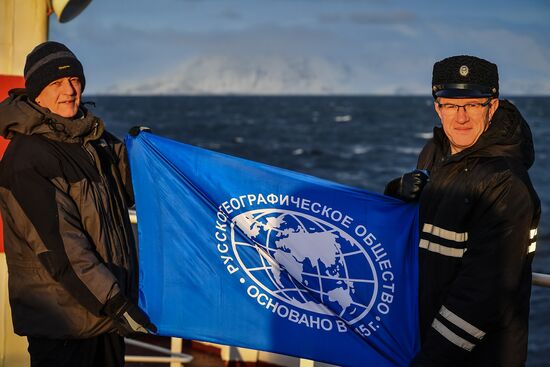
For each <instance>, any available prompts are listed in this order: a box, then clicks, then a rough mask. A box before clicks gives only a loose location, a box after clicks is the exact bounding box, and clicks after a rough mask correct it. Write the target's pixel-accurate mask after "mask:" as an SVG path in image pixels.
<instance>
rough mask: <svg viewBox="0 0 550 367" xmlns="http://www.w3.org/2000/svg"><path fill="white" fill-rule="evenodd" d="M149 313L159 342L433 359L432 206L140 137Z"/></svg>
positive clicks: (137, 152) (135, 176)
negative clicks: (424, 274)
mask: <svg viewBox="0 0 550 367" xmlns="http://www.w3.org/2000/svg"><path fill="white" fill-rule="evenodd" d="M126 145H127V147H128V152H129V159H130V165H131V172H132V182H133V185H134V192H135V199H136V211H137V217H138V234H139V256H140V258H139V264H140V306H141V307H142V308H143V309H144V310H145V311H146V312H147V313H148V314H149V316H150V317H151V320H152V321H153V322H154V323H155V324H156V325H157V326H158V329H159V333H160V334H161V335H166V336H179V337H183V338H186V339H193V340H201V341H208V342H214V343H220V344H226V345H232V346H241V347H247V348H253V349H258V350H265V351H270V352H276V353H282V354H287V355H292V356H297V357H302V358H308V359H312V360H316V361H322V362H327V363H331V364H335V365H341V366H362V367H363V366H376V367H380V366H382V367H384V366H408V365H409V363H410V361H411V360H412V359H413V357H414V356H415V355H416V353H417V352H418V350H419V334H418V320H417V314H418V308H417V307H418V304H417V292H418V279H417V278H418V274H417V273H418V265H417V256H418V254H417V244H418V218H417V215H418V207H417V205H416V204H406V203H403V202H401V201H399V200H396V199H393V198H390V197H386V196H383V195H378V194H374V193H369V192H367V191H364V190H360V189H357V188H353V187H348V186H344V185H340V184H336V183H333V182H330V181H326V180H322V179H318V178H315V177H312V176H307V175H304V174H299V173H296V172H292V171H288V170H284V169H280V168H276V167H272V166H268V165H265V164H260V163H256V162H252V161H248V160H244V159H240V158H236V157H231V156H228V155H224V154H221V153H216V152H212V151H208V150H205V149H201V148H197V147H193V146H190V145H186V144H183V143H179V142H175V141H172V140H169V139H166V138H162V137H159V136H155V135H153V134H151V133H148V132H142V133H140V134H139V135H137V136H127V137H126Z"/></svg>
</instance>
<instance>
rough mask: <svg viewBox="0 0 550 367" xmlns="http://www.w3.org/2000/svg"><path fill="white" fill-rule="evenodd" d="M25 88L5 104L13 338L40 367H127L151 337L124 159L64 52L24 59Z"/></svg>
mask: <svg viewBox="0 0 550 367" xmlns="http://www.w3.org/2000/svg"><path fill="white" fill-rule="evenodd" d="M25 86H26V88H25V89H19V90H12V91H10V95H9V97H8V98H7V99H6V100H4V101H3V102H2V103H1V104H0V134H1V135H2V136H4V137H5V138H8V139H11V142H10V144H9V145H8V148H7V149H6V152H5V153H4V157H3V159H2V161H1V162H0V210H1V213H2V217H3V219H4V239H5V252H6V259H7V263H8V271H9V275H10V276H9V294H10V304H11V309H12V315H13V326H14V330H15V332H16V333H17V334H19V335H24V336H27V339H28V341H29V348H28V350H29V353H30V356H31V365H32V366H33V367H49V366H52V367H54V366H55V367H61V366H67V367H69V366H71V367H72V366H84V367H87V366H89V367H92V366H93V367H96V366H97V367H100V366H101V367H105V366H106V367H121V366H123V365H124V349H125V348H124V338H123V336H126V335H129V334H131V333H134V332H137V331H139V332H154V331H156V328H155V326H154V325H153V324H152V323H151V322H150V320H149V317H148V316H147V315H146V314H145V313H144V312H143V311H142V310H141V309H140V308H139V307H138V306H137V298H138V297H137V296H138V289H137V287H138V269H137V247H136V244H135V242H134V237H133V232H132V227H131V223H130V220H129V217H128V207H129V206H131V205H132V204H133V191H132V186H131V182H130V174H129V167H128V161H127V157H126V150H125V147H124V146H123V144H122V143H121V142H120V140H118V139H117V138H116V137H114V136H113V135H111V134H110V133H109V132H107V131H106V130H105V128H104V125H103V121H102V120H101V119H99V118H98V117H96V116H94V115H93V114H92V113H91V112H90V111H88V110H87V109H86V108H85V107H84V106H82V105H81V93H82V91H83V90H84V86H85V79H84V72H83V68H82V64H81V63H80V61H79V60H78V59H77V57H76V56H75V55H74V53H72V52H71V51H70V50H69V49H68V48H67V47H66V46H65V45H63V44H61V43H57V42H45V43H42V44H40V45H38V46H36V48H35V49H34V50H32V51H31V53H30V54H29V55H28V56H27V62H26V65H25Z"/></svg>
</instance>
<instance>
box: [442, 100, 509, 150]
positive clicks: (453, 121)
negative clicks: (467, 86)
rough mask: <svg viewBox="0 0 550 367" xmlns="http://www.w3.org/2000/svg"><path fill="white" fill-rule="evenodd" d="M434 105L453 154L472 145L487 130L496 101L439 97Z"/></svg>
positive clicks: (496, 104) (495, 107) (495, 108)
mask: <svg viewBox="0 0 550 367" xmlns="http://www.w3.org/2000/svg"><path fill="white" fill-rule="evenodd" d="M485 104H486V105H485ZM434 105H435V110H436V112H437V114H438V115H439V118H440V119H441V124H442V125H443V131H445V135H447V138H448V139H449V142H450V143H451V154H455V153H458V152H461V151H462V150H464V149H466V148H469V147H471V146H472V145H474V144H475V143H476V141H477V140H478V139H479V137H480V136H481V134H483V132H484V131H485V130H487V128H489V125H490V123H491V119H492V118H493V114H494V113H495V111H496V110H497V107H498V99H488V98H441V97H440V98H438V99H437V100H436V101H435V103H434ZM484 105H485V106H484ZM456 106H466V107H465V108H464V107H458V108H456Z"/></svg>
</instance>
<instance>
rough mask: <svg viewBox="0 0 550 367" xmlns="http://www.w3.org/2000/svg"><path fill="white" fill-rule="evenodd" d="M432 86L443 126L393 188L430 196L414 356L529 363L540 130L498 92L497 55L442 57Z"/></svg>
mask: <svg viewBox="0 0 550 367" xmlns="http://www.w3.org/2000/svg"><path fill="white" fill-rule="evenodd" d="M432 95H433V97H434V100H435V102H434V106H435V111H436V112H437V115H438V116H439V119H440V121H441V127H435V128H434V132H433V138H432V139H431V140H430V141H429V142H428V143H427V144H426V146H425V147H424V149H423V150H422V152H421V153H420V156H419V159H418V165H417V168H418V170H417V171H413V172H410V173H406V174H405V175H403V176H402V177H401V178H399V180H397V181H395V180H394V181H392V182H390V183H389V184H388V186H387V187H386V193H387V194H389V195H392V196H394V197H397V198H400V199H404V200H407V201H413V200H418V199H419V200H420V243H419V247H420V253H419V261H420V278H419V281H420V291H419V310H420V334H421V338H422V348H421V351H420V353H419V354H418V356H417V357H416V358H415V360H414V361H413V362H412V365H413V366H427V367H435V366H484V367H488V366H501V367H502V366H510V367H512V366H523V365H524V364H525V361H526V358H527V334H528V319H529V298H530V293H531V263H532V260H533V257H534V254H535V249H536V240H537V226H538V222H539V218H540V201H539V199H538V196H537V194H536V192H535V190H534V189H533V186H532V184H531V180H530V178H529V175H528V173H527V170H528V169H529V168H530V167H531V165H532V164H533V162H534V157H535V155H534V148H533V140H532V136H531V131H530V129H529V126H528V125H527V123H526V121H525V120H524V119H523V117H522V116H521V114H520V113H519V111H518V110H517V108H516V107H515V106H514V105H513V104H512V103H510V102H508V101H506V100H499V99H498V96H499V83H498V70H497V66H496V65H495V64H493V63H491V62H489V61H487V60H483V59H480V58H477V57H473V56H453V57H449V58H446V59H444V60H441V61H439V62H436V63H435V65H434V68H433V79H432ZM420 170H427V171H429V172H430V177H429V180H427V179H426V176H425V175H424V173H423V171H420Z"/></svg>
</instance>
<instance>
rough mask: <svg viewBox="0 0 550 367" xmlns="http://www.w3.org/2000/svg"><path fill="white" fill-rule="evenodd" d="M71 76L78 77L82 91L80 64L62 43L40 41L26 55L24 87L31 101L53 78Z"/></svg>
mask: <svg viewBox="0 0 550 367" xmlns="http://www.w3.org/2000/svg"><path fill="white" fill-rule="evenodd" d="M72 76H76V77H78V78H79V79H80V84H81V85H82V91H84V86H85V85H86V80H85V79H84V70H83V69H82V64H81V63H80V61H78V59H77V58H76V56H75V55H74V54H73V53H72V52H71V50H69V49H68V48H67V46H65V45H64V44H62V43H59V42H53V41H47V42H44V43H41V44H39V45H38V46H36V47H35V48H34V49H33V50H32V51H31V52H30V53H29V54H28V55H27V61H26V63H25V88H26V89H27V94H28V96H29V98H30V99H31V100H32V101H34V100H35V99H36V97H38V95H39V94H40V92H42V89H44V88H45V87H46V86H47V85H48V84H50V83H51V82H53V81H54V80H57V79H60V78H64V77H72Z"/></svg>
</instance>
